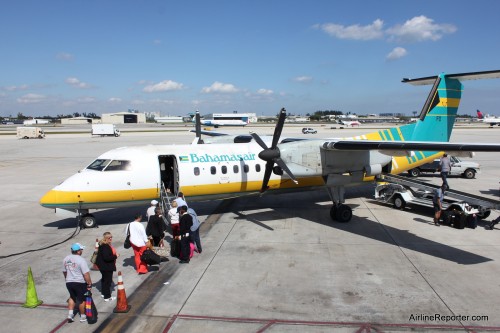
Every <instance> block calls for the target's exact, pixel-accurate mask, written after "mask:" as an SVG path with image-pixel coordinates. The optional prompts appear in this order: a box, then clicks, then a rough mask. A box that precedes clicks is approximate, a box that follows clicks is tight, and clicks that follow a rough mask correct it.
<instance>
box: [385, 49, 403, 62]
mask: <svg viewBox="0 0 500 333" xmlns="http://www.w3.org/2000/svg"><path fill="white" fill-rule="evenodd" d="M407 54H408V51H406V49H405V48H402V47H395V48H394V49H393V50H392V51H391V52H389V54H388V55H387V57H386V58H387V60H396V59H399V58H402V57H404V56H406V55H407Z"/></svg>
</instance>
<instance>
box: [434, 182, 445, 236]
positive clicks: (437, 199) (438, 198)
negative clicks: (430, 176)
mask: <svg viewBox="0 0 500 333" xmlns="http://www.w3.org/2000/svg"><path fill="white" fill-rule="evenodd" d="M446 188H447V186H446V184H443V185H441V187H440V188H437V189H436V190H435V191H434V196H433V197H432V203H433V205H434V224H435V225H436V226H439V219H440V218H441V212H442V211H443V201H444V192H445V191H446Z"/></svg>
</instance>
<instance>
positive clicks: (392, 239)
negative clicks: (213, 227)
mask: <svg viewBox="0 0 500 333" xmlns="http://www.w3.org/2000/svg"><path fill="white" fill-rule="evenodd" d="M308 195H309V196H310V197H311V198H309V199H308V202H310V203H314V202H324V201H329V198H328V196H327V195H326V194H324V193H321V192H316V193H314V194H308ZM289 196H290V198H288V199H291V200H286V201H285V200H280V201H276V202H274V201H272V202H269V201H268V200H266V199H265V198H264V199H263V197H260V198H258V199H256V200H251V201H248V200H247V201H245V200H244V199H242V198H240V199H236V200H237V201H236V202H235V205H234V206H236V207H233V210H232V211H231V213H233V214H236V215H237V219H238V220H240V221H245V220H246V221H249V222H252V223H254V224H256V225H258V226H261V227H263V228H265V229H267V230H269V231H274V229H273V228H271V227H270V226H269V225H267V224H266V222H270V221H274V220H280V219H289V218H302V219H305V220H308V221H310V222H313V223H318V224H321V225H325V226H329V227H331V228H334V229H337V230H342V231H345V232H349V233H352V234H355V235H358V236H362V237H366V238H369V239H373V240H376V241H379V242H384V243H387V244H391V245H395V246H398V247H401V248H405V249H408V250H412V251H415V252H419V253H423V254H427V255H430V256H433V257H437V258H441V259H444V260H448V261H451V262H455V263H457V264H460V265H475V264H480V263H484V262H488V261H491V260H492V259H490V258H487V257H484V256H481V255H477V254H475V253H471V252H468V251H465V250H461V249H458V248H456V247H453V246H450V245H446V244H442V243H439V242H435V241H433V240H430V239H427V238H423V237H420V236H417V235H415V234H413V233H411V232H409V231H408V230H402V229H398V228H396V227H392V226H388V225H385V224H382V223H380V222H378V221H374V220H372V219H370V218H369V217H360V216H353V219H352V220H351V222H349V223H339V222H333V221H331V220H330V207H331V206H330V205H318V204H311V205H312V206H311V207H310V208H309V207H305V206H303V205H301V204H290V201H292V202H294V203H295V202H302V203H303V202H304V200H303V199H302V198H301V199H298V200H295V199H297V197H298V196H299V195H294V194H289ZM294 197H295V199H294ZM265 201H267V203H268V204H267V205H265ZM285 202H287V203H288V204H285ZM349 206H351V207H352V206H353V205H349ZM263 207H266V208H270V209H272V211H265V212H258V213H249V214H245V213H242V212H241V211H245V210H246V211H248V210H257V209H262V208H263ZM234 208H237V210H234ZM429 212H430V214H431V215H430V217H429V220H424V219H420V218H416V219H414V220H415V221H416V222H419V223H426V224H429V227H433V228H434V226H433V225H431V224H430V222H429V221H432V210H430V211H429Z"/></svg>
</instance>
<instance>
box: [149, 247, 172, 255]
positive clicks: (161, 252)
mask: <svg viewBox="0 0 500 333" xmlns="http://www.w3.org/2000/svg"><path fill="white" fill-rule="evenodd" d="M153 252H154V253H156V254H157V255H159V256H160V257H168V255H169V252H170V251H168V249H167V248H166V247H160V246H155V247H153Z"/></svg>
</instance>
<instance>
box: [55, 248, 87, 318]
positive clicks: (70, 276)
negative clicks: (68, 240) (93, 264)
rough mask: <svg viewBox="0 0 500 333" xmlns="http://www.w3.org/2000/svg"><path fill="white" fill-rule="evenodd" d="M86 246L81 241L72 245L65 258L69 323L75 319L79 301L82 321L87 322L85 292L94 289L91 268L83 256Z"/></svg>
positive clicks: (64, 272) (64, 271)
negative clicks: (69, 252)
mask: <svg viewBox="0 0 500 333" xmlns="http://www.w3.org/2000/svg"><path fill="white" fill-rule="evenodd" d="M84 248H85V246H83V245H81V244H80V243H75V244H73V245H71V254H70V255H67V256H66V258H64V260H63V270H62V271H63V274H64V279H65V280H66V288H67V289H68V291H69V299H68V323H72V322H73V321H74V316H75V314H74V309H75V304H76V303H78V304H79V305H78V309H79V310H80V322H81V323H85V322H87V316H86V315H85V293H86V292H87V290H90V289H92V280H91V279H90V270H89V266H88V265H87V261H86V260H85V259H83V258H82V251H83V249H84Z"/></svg>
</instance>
